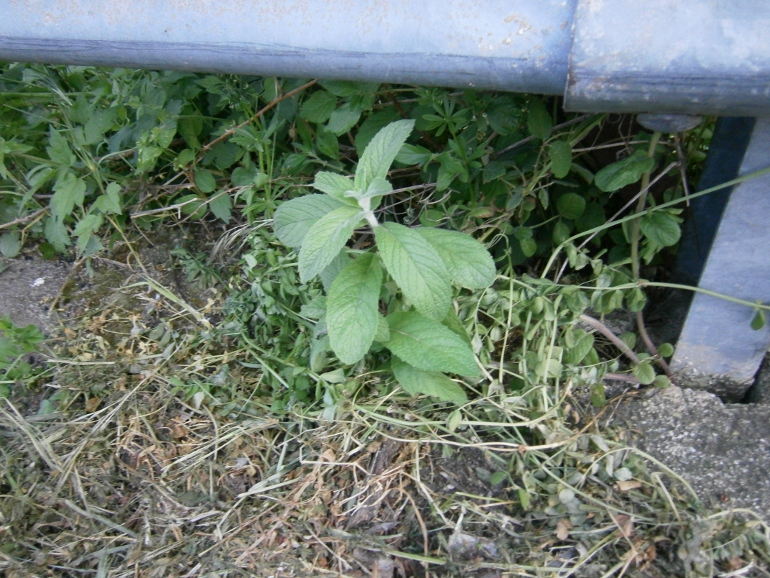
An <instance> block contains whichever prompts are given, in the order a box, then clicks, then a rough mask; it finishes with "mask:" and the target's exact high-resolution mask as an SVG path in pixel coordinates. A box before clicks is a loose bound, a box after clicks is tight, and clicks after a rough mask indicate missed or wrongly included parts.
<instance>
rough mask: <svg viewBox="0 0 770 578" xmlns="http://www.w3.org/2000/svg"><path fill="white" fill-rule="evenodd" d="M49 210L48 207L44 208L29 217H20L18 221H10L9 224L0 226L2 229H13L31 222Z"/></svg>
mask: <svg viewBox="0 0 770 578" xmlns="http://www.w3.org/2000/svg"><path fill="white" fill-rule="evenodd" d="M47 210H48V207H43V208H42V209H38V210H37V211H35V212H34V213H30V214H29V215H27V216H25V217H19V218H18V219H14V220H13V221H8V222H7V223H3V224H2V225H0V229H7V228H8V227H13V226H14V225H20V224H22V223H26V222H27V221H31V220H33V219H35V218H37V217H38V216H40V215H41V214H42V213H45V212H46V211H47Z"/></svg>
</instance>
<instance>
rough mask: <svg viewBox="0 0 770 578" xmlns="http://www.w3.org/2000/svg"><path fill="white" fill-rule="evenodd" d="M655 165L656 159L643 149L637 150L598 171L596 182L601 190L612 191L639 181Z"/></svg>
mask: <svg viewBox="0 0 770 578" xmlns="http://www.w3.org/2000/svg"><path fill="white" fill-rule="evenodd" d="M654 166H655V161H654V160H653V159H651V158H650V157H648V156H647V155H646V154H645V153H643V152H642V151H636V152H635V153H634V154H632V155H630V156H628V157H626V158H624V159H623V160H621V161H618V162H616V163H613V164H611V165H609V166H607V167H604V168H603V169H602V170H600V171H599V172H598V173H596V176H595V177H594V183H595V184H596V186H597V187H598V188H599V190H600V191H603V192H605V193H611V192H613V191H617V190H618V189H622V188H623V187H625V186H626V185H630V184H633V183H635V182H637V181H638V180H639V179H641V178H642V175H643V174H644V173H646V172H647V171H651V170H652V168H653V167H654Z"/></svg>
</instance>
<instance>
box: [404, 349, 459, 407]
mask: <svg viewBox="0 0 770 578" xmlns="http://www.w3.org/2000/svg"><path fill="white" fill-rule="evenodd" d="M390 366H391V368H392V369H393V375H395V377H396V381H398V384H399V385H400V386H401V387H402V388H403V389H404V391H406V392H407V393H409V394H411V395H419V394H423V395H430V396H431V397H436V398H438V399H440V400H441V401H449V402H452V403H465V402H466V401H468V396H467V394H466V393H465V390H464V389H463V388H462V387H460V386H459V385H458V384H457V383H455V382H454V381H452V380H451V379H449V378H448V377H447V376H446V375H444V374H442V373H429V372H426V371H420V370H419V369H416V368H414V367H412V366H411V365H409V364H408V363H404V362H403V361H400V360H399V359H393V361H391V363H390Z"/></svg>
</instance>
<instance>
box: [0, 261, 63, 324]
mask: <svg viewBox="0 0 770 578" xmlns="http://www.w3.org/2000/svg"><path fill="white" fill-rule="evenodd" d="M70 267H71V265H70V264H68V263H62V262H60V261H45V260H43V259H40V258H32V257H25V256H19V257H17V258H16V259H6V258H4V257H0V315H8V316H10V318H11V321H13V323H14V324H15V325H16V326H18V327H23V326H25V325H28V324H30V323H32V324H35V325H37V326H38V328H39V329H40V330H41V331H43V333H46V331H47V329H48V328H49V327H50V323H51V321H52V320H50V319H49V317H48V306H49V305H50V303H51V302H52V301H53V299H54V298H55V297H56V295H57V294H58V293H59V290H60V289H61V286H62V285H63V284H64V281H65V280H66V278H67V275H68V273H69V271H70Z"/></svg>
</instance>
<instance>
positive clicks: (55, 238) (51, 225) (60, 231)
mask: <svg viewBox="0 0 770 578" xmlns="http://www.w3.org/2000/svg"><path fill="white" fill-rule="evenodd" d="M43 231H44V232H45V238H46V239H47V240H48V242H49V243H51V245H53V246H54V248H55V249H56V250H57V251H59V252H60V253H63V252H64V250H65V249H66V248H67V246H68V245H69V244H70V243H71V242H72V241H71V240H70V235H69V232H68V231H67V227H65V226H64V223H62V222H61V221H60V220H59V219H56V218H54V217H51V218H50V219H46V221H45V225H44V227H43Z"/></svg>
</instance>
